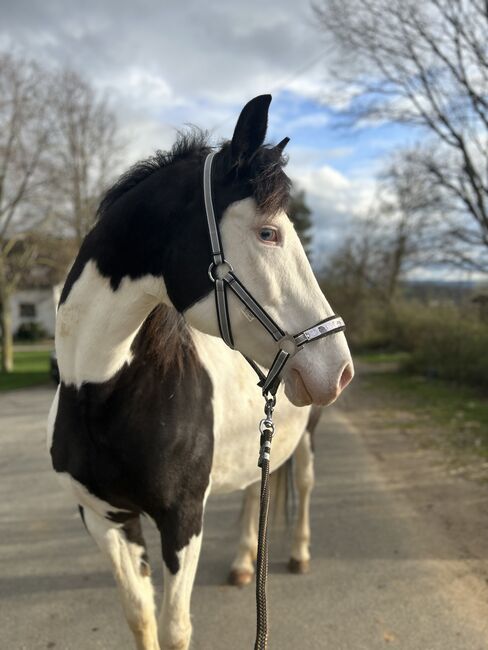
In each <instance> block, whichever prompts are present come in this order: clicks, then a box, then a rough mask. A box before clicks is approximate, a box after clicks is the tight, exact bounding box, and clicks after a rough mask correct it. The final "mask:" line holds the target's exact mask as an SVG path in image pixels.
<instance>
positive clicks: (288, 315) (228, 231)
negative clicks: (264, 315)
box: [186, 198, 352, 403]
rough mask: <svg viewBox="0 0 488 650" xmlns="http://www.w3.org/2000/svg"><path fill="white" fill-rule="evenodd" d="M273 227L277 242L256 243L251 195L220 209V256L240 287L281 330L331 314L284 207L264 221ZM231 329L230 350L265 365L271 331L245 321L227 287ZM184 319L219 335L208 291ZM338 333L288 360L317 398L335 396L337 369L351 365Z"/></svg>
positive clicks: (258, 218) (258, 222) (273, 348)
mask: <svg viewBox="0 0 488 650" xmlns="http://www.w3.org/2000/svg"><path fill="white" fill-rule="evenodd" d="M265 222H266V224H268V225H272V226H274V227H275V228H277V229H278V232H279V239H280V245H277V246H270V245H268V244H265V243H264V242H262V241H261V240H260V239H259V237H258V232H259V230H260V228H261V227H262V226H263V225H264V224H263V216H262V215H261V214H259V212H258V210H257V207H256V203H255V201H254V199H251V198H247V199H244V200H242V201H238V202H236V203H234V204H232V205H231V206H230V207H229V208H228V209H227V210H226V212H225V214H224V216H223V218H222V221H221V225H220V232H221V237H222V244H223V248H224V253H225V257H226V259H227V260H228V261H229V263H230V264H232V266H233V268H234V271H235V273H236V275H237V277H238V278H239V279H240V281H241V282H242V283H243V284H244V286H245V287H246V289H247V290H248V291H249V292H250V293H251V294H252V295H253V296H254V297H255V298H256V300H257V301H258V302H259V303H260V304H261V306H262V307H264V309H265V310H266V311H267V312H268V313H269V314H270V316H271V317H272V318H273V319H274V320H275V321H276V323H277V324H278V325H279V326H280V327H281V328H282V329H283V330H285V331H286V332H287V333H290V334H298V333H299V332H301V331H303V330H304V329H306V328H308V327H311V326H313V325H315V324H316V323H317V322H319V321H321V320H323V319H325V318H327V317H329V316H332V315H333V311H332V308H331V307H330V305H329V303H328V302H327V300H326V299H325V296H324V295H323V293H322V291H321V289H320V287H319V285H318V282H317V280H316V278H315V276H314V274H313V271H312V269H311V267H310V264H309V262H308V259H307V256H306V255H305V251H304V250H303V247H302V245H301V243H300V240H299V238H298V235H297V233H296V232H295V229H294V227H293V224H292V223H291V221H290V219H289V218H288V216H287V215H286V213H285V212H279V213H277V214H276V215H274V216H273V217H272V218H267V219H266V220H265ZM227 293H228V298H229V310H230V314H231V326H232V334H233V337H234V342H235V346H236V349H238V350H240V351H241V352H242V353H244V354H246V355H247V356H249V357H251V358H252V359H254V360H255V361H257V362H258V363H259V364H261V365H262V366H264V367H266V368H269V367H270V365H271V363H272V361H273V358H274V356H275V354H276V352H277V349H278V348H277V345H276V343H275V342H274V341H273V339H272V337H271V335H270V334H269V333H268V332H267V331H266V330H265V329H264V328H263V327H262V326H261V325H260V323H259V322H258V321H257V320H256V319H253V320H251V321H250V320H249V318H248V314H246V312H245V310H244V309H243V308H242V303H241V302H240V301H239V300H238V299H237V298H236V297H235V296H234V294H233V293H232V292H231V291H229V290H228V291H227ZM186 317H187V319H188V322H189V323H190V324H191V325H193V326H194V327H196V328H197V329H199V330H200V331H204V332H206V333H208V334H213V335H214V336H218V335H219V330H218V323H217V315H216V310H215V300H214V296H213V294H212V295H209V296H207V297H206V298H204V299H203V300H200V301H199V302H198V303H196V304H195V305H194V306H193V307H191V308H190V309H188V310H187V312H186ZM351 363H352V362H351V355H350V352H349V348H348V346H347V342H346V339H345V336H344V334H343V333H342V332H341V333H338V334H333V335H332V336H330V337H326V338H323V339H321V340H319V341H316V342H313V343H311V344H309V345H306V346H305V347H304V348H303V349H302V350H300V351H299V352H298V353H297V354H296V356H295V357H294V358H293V359H292V361H291V362H290V367H294V368H296V369H297V370H299V371H300V374H301V375H302V376H303V378H304V379H306V380H307V387H309V388H310V390H311V391H312V392H314V395H313V396H314V397H316V398H317V400H314V401H317V402H318V403H321V402H326V401H327V400H326V399H325V398H326V397H327V395H331V396H333V395H335V394H336V393H337V386H338V384H339V381H340V377H341V375H342V372H343V370H344V368H345V367H346V365H347V364H351Z"/></svg>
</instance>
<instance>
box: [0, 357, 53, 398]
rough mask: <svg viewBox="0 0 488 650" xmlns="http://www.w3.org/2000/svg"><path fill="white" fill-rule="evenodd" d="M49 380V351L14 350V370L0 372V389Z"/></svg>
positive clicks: (43, 382)
mask: <svg viewBox="0 0 488 650" xmlns="http://www.w3.org/2000/svg"><path fill="white" fill-rule="evenodd" d="M49 381H50V377H49V351H47V350H21V351H16V352H14V371H13V372H11V373H2V372H0V391H5V390H15V389H17V388H28V387H30V386H38V385H40V384H45V383H48V382H49Z"/></svg>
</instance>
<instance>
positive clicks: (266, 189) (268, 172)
mask: <svg viewBox="0 0 488 650" xmlns="http://www.w3.org/2000/svg"><path fill="white" fill-rule="evenodd" d="M208 139H209V134H208V132H207V131H203V130H202V129H199V128H198V127H196V126H191V127H189V128H188V129H187V130H186V131H179V132H178V135H177V138H176V141H175V143H174V145H173V146H172V148H171V149H170V150H169V151H160V150H158V151H156V153H155V154H154V155H153V156H150V157H149V158H146V159H145V160H140V161H139V162H137V163H136V164H135V165H132V167H130V168H129V169H128V170H127V171H126V172H125V173H124V174H122V176H121V177H120V178H119V179H118V180H117V181H116V182H115V183H114V185H112V187H110V188H109V189H108V190H107V192H106V193H105V195H104V196H103V198H102V200H101V202H100V205H99V207H98V210H97V217H98V219H101V218H103V216H104V215H105V213H106V212H107V211H108V209H109V208H110V207H111V206H112V205H113V204H114V203H115V202H116V201H118V200H119V199H120V198H121V197H122V196H123V195H124V194H126V193H127V192H129V191H130V190H131V189H133V188H134V187H136V185H139V183H142V181H144V180H146V178H148V177H149V176H152V174H154V173H155V172H157V171H159V170H160V169H163V168H165V167H168V166H169V165H172V164H173V163H176V162H178V161H180V160H185V159H188V158H191V157H198V158H199V159H200V158H203V157H205V156H207V154H209V153H210V152H211V151H212V147H211V146H210V144H209V142H208ZM221 146H222V150H225V149H228V148H230V142H229V141H224V142H223V143H222V145H221ZM287 162H288V158H287V157H286V156H283V154H282V152H281V150H280V149H277V148H276V147H273V146H271V145H263V146H261V147H260V148H259V149H258V150H257V152H256V153H255V155H254V156H253V158H252V160H251V162H250V163H249V169H248V173H249V176H250V184H251V188H252V192H253V196H254V198H255V200H256V203H257V205H258V207H259V209H260V211H261V212H262V213H263V214H265V215H273V214H276V213H277V212H278V211H279V210H286V209H287V207H288V204H289V200H290V188H291V181H290V179H289V178H288V176H287V175H286V174H285V172H284V171H283V167H285V165H286V164H287Z"/></svg>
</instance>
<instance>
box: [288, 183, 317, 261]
mask: <svg viewBox="0 0 488 650" xmlns="http://www.w3.org/2000/svg"><path fill="white" fill-rule="evenodd" d="M311 215H312V211H311V210H310V208H309V207H308V205H307V202H306V199H305V192H304V191H303V190H299V191H298V192H294V193H293V194H292V196H291V199H290V205H289V207H288V216H289V217H290V219H291V220H292V222H293V225H294V226H295V230H296V231H297V233H298V236H299V237H300V240H301V242H302V244H303V248H304V249H305V252H306V253H307V257H308V258H310V256H311V253H312V251H311V244H312V233H311V229H312V219H311Z"/></svg>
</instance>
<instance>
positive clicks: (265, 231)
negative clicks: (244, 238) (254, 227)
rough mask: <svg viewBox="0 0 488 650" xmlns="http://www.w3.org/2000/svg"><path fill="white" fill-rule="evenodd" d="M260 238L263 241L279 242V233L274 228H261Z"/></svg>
mask: <svg viewBox="0 0 488 650" xmlns="http://www.w3.org/2000/svg"><path fill="white" fill-rule="evenodd" d="M259 238H260V239H262V240H263V241H267V242H270V241H277V240H278V233H277V232H276V230H274V229H273V228H261V230H260V231H259Z"/></svg>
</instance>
